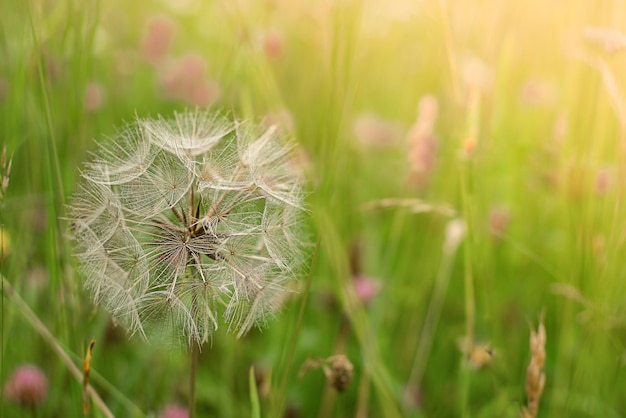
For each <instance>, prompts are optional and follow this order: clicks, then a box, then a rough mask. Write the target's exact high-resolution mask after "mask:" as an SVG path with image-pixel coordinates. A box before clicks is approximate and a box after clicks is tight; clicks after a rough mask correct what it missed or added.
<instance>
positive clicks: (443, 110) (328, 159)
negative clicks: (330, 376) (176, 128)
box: [0, 0, 626, 417]
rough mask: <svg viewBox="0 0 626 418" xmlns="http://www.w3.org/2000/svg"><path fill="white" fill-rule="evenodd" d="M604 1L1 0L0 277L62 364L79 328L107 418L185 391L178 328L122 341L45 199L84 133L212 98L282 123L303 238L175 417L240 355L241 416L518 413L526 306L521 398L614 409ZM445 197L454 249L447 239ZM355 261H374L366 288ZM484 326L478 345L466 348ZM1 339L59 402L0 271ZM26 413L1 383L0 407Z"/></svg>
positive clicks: (37, 344) (63, 389)
mask: <svg viewBox="0 0 626 418" xmlns="http://www.w3.org/2000/svg"><path fill="white" fill-rule="evenodd" d="M620 7H621V6H619V4H618V3H612V2H601V3H597V4H596V3H595V2H585V1H575V2H568V3H567V7H565V6H564V5H563V4H561V3H560V2H554V3H546V2H541V1H514V2H504V1H500V0H479V1H473V2H464V1H456V0H455V1H447V2H446V1H444V0H441V1H426V0H424V1H417V2H408V1H406V2H405V1H401V0H395V1H391V2H377V1H374V0H370V1H365V0H363V1H358V0H345V1H320V2H317V1H315V2H314V1H300V2H290V1H286V0H264V1H259V2H255V1H248V0H239V1H233V2H230V1H224V2H219V1H210V2H203V1H198V0H184V1H174V0H171V1H167V0H162V1H140V2H128V1H127V2H122V1H119V0H112V1H109V2H98V1H94V2H84V1H76V0H63V1H44V0H29V1H23V2H22V1H4V2H3V3H2V13H1V14H0V141H1V142H2V144H3V145H5V146H6V149H7V156H8V157H12V170H11V173H10V182H9V185H8V188H7V191H6V197H5V199H4V201H3V202H2V207H1V212H0V222H1V224H2V235H1V237H2V246H1V248H2V254H0V260H1V263H2V265H1V272H2V275H3V276H4V277H6V278H7V280H8V281H9V282H10V283H12V286H13V287H15V288H16V290H17V292H18V294H19V295H21V297H22V298H23V299H24V300H25V301H26V302H27V303H28V305H29V306H30V307H31V308H32V309H33V310H34V312H35V313H36V314H37V317H38V318H39V319H40V320H41V321H42V322H43V323H44V324H45V325H46V327H47V328H48V329H49V330H50V331H51V333H52V334H53V335H54V337H55V338H56V340H57V342H58V344H59V346H61V347H62V348H63V349H64V350H65V351H66V352H67V353H69V354H71V356H72V358H73V360H74V361H75V363H76V364H77V365H78V366H79V367H80V366H81V364H82V360H81V356H82V353H84V351H85V347H86V344H87V343H88V342H89V340H90V339H91V338H92V337H95V339H96V345H95V348H94V355H93V360H92V368H93V370H92V379H91V381H92V383H93V385H94V387H95V388H96V390H97V391H98V392H99V393H100V394H101V396H102V398H103V399H104V400H105V402H106V403H107V405H108V407H109V408H110V409H111V411H112V412H113V413H114V414H115V416H143V414H145V416H157V415H158V411H159V410H161V409H162V408H163V406H164V405H165V404H167V403H181V404H185V402H186V391H187V373H188V370H187V369H188V364H187V363H188V356H187V353H185V350H184V349H182V348H180V349H179V348H174V349H172V348H170V347H157V346H149V345H146V344H145V343H143V342H142V341H140V340H136V339H134V338H133V339H131V340H129V339H128V338H127V337H126V336H124V335H123V334H121V333H120V331H119V330H118V329H116V328H114V327H113V326H112V324H111V323H110V321H109V319H108V316H107V313H106V312H102V311H100V310H98V309H97V307H94V306H93V305H92V304H91V302H90V300H89V296H88V295H87V294H86V293H85V292H83V290H82V288H81V280H80V278H79V277H78V275H77V273H76V272H75V269H74V260H73V259H72V256H71V252H72V250H71V247H70V245H69V243H68V240H67V225H66V222H65V221H64V220H63V217H64V214H65V206H64V204H65V202H66V199H67V197H68V196H69V195H70V194H71V192H72V191H73V190H74V187H75V184H76V182H77V179H78V178H79V176H80V169H79V167H80V164H81V162H83V161H85V160H86V159H87V158H88V153H89V151H90V150H92V149H93V148H94V145H95V142H94V140H93V139H94V138H102V137H105V136H106V135H110V134H112V133H114V132H115V129H116V127H119V126H122V125H123V124H124V122H125V121H129V120H132V119H133V118H134V117H135V116H148V115H150V116H156V115H157V114H161V115H165V116H167V115H170V114H171V113H172V112H173V111H175V110H182V109H185V108H189V107H194V106H200V107H204V106H207V105H211V106H213V107H214V108H215V109H219V110H221V111H227V112H229V113H231V114H233V115H234V116H236V117H239V118H246V119H252V120H255V121H258V122H262V121H265V122H268V121H269V122H274V123H278V124H279V125H280V126H281V128H282V129H285V130H288V131H290V132H292V134H293V135H294V137H295V138H296V139H297V140H298V142H299V143H300V144H301V145H302V153H301V161H300V163H301V164H303V166H304V167H305V168H306V169H307V170H308V175H309V179H310V189H311V190H310V191H311V193H310V198H309V201H310V202H309V203H310V209H311V230H312V231H313V234H312V235H313V236H314V237H316V239H317V240H319V243H318V247H317V250H316V252H317V255H316V256H313V255H311V272H310V276H309V277H308V278H307V277H306V276H305V277H302V279H301V281H300V283H301V286H300V288H299V289H298V290H299V293H297V294H294V295H293V296H292V297H290V298H289V299H288V300H287V301H286V303H285V306H284V309H283V312H282V314H281V315H279V316H278V317H277V318H276V320H275V321H274V322H273V323H271V324H270V326H269V327H268V328H267V329H264V330H260V331H259V330H255V331H252V332H251V333H249V335H247V336H246V337H244V338H242V339H239V340H237V339H236V338H235V337H234V336H233V335H230V334H228V333H227V332H226V330H223V329H220V330H218V332H216V333H215V335H214V337H213V340H212V342H211V344H210V345H208V346H206V347H204V348H203V352H202V354H201V357H200V367H199V370H198V388H197V390H198V394H197V397H198V407H197V409H198V413H199V416H201V417H242V416H250V415H251V414H252V411H253V405H252V404H251V402H250V399H252V400H253V401H254V400H255V398H256V395H254V394H252V395H251V394H250V391H249V385H248V379H249V370H250V367H251V366H254V370H255V376H256V377H257V380H258V383H259V386H258V398H259V402H260V409H261V415H262V416H268V417H278V416H293V417H314V416H319V417H329V416H336V417H345V416H357V417H365V416H371V417H399V416H410V417H421V416H436V417H456V416H466V417H469V416H475V417H502V416H506V417H514V416H519V414H520V411H521V408H522V406H523V405H524V404H525V402H526V398H525V396H526V395H525V389H524V387H525V378H526V367H527V365H528V362H529V359H530V354H529V334H530V328H531V327H532V328H533V329H535V328H536V323H537V321H538V320H539V318H540V316H541V314H542V312H543V314H544V316H545V324H546V330H547V345H546V351H547V359H546V365H545V373H546V387H545V391H544V393H543V396H542V398H541V401H540V409H539V416H568V417H588V416H594V417H611V416H623V412H622V411H626V401H625V400H624V397H623V393H622V392H623V390H622V388H624V387H625V385H626V377H625V376H624V375H622V373H621V372H622V371H624V370H625V369H624V367H625V364H626V352H625V346H626V332H625V331H626V328H625V324H626V312H625V311H624V309H625V308H624V306H626V305H625V304H624V303H623V300H624V296H625V294H626V293H625V287H626V271H625V266H624V264H622V263H621V261H622V260H621V257H623V256H624V254H625V248H624V244H625V242H624V232H623V231H625V230H626V218H625V216H624V208H623V206H622V205H623V196H624V192H625V191H626V188H625V184H624V179H625V178H626V176H625V175H624V174H625V173H624V162H625V161H626V158H625V157H626V154H625V153H626V102H625V101H624V97H625V96H624V93H625V92H626V90H625V89H626V83H625V81H626V80H624V77H623V74H626V72H625V71H624V70H626V68H625V66H626V51H625V49H626V41H625V39H626V34H624V33H623V32H620V31H619V30H620V28H621V29H626V26H625V25H626V21H625V20H624V19H626V18H625V16H626V14H624V13H623V9H620ZM151 37H152V38H151ZM427 95H429V96H427ZM424 97H430V99H425V100H426V101H424V100H423V99H424ZM433 99H434V102H432V100H433ZM428 100H431V104H432V103H435V104H436V108H437V110H436V111H435V112H434V113H435V116H434V117H432V118H431V119H430V120H429V121H424V117H423V113H422V111H420V112H419V113H416V110H417V109H418V104H419V103H427V101H428ZM431 110H432V109H431ZM418 115H419V116H418ZM431 116H432V115H431ZM269 122H268V123H269ZM383 199H386V200H383ZM457 218H458V219H461V220H463V222H464V225H465V233H464V235H463V237H462V242H461V243H460V247H459V248H458V251H457V250H456V248H455V247H454V248H452V249H450V247H449V245H450V240H451V239H453V237H451V236H450V235H448V237H446V230H447V229H446V228H447V226H448V225H449V222H450V221H451V220H453V219H457ZM448 231H450V230H448ZM446 242H447V243H448V244H446ZM446 245H448V246H446ZM446 248H448V250H447V251H446ZM313 260H315V262H314V263H313ZM357 274H360V275H367V276H371V277H375V278H377V280H378V281H379V282H380V284H381V290H380V293H378V294H377V295H376V296H375V297H374V299H373V300H372V301H371V302H370V303H368V304H367V305H365V304H363V303H361V301H360V300H359V299H358V294H357V292H356V291H355V288H354V286H353V276H354V275H357ZM309 279H310V289H309V288H308V285H307V280H309ZM304 302H306V304H305V305H302V304H303V303H304ZM301 308H302V309H303V311H302V314H303V315H302V317H301V319H300V318H299V314H300V309H301ZM437 308H438V309H437ZM429 311H430V312H432V314H430V316H429V314H428V312H429ZM428 324H429V325H428ZM464 337H465V341H466V344H465V346H466V347H465V348H466V349H465V351H463V350H461V347H462V345H463V344H461V343H460V342H461V341H462V340H463V338H464ZM468 341H469V346H468V345H467V342H468ZM420 347H421V348H420ZM484 347H490V348H489V353H492V352H493V354H494V355H493V358H488V359H487V360H485V361H484V363H483V362H478V363H477V360H476V358H474V357H473V356H472V354H475V353H474V351H473V350H474V349H479V348H484ZM492 349H493V351H492ZM334 354H346V355H347V356H348V358H350V359H351V361H352V362H353V364H354V367H355V370H354V381H353V382H352V384H351V386H350V387H349V388H348V389H347V390H346V391H345V392H343V393H335V392H333V390H332V389H330V388H329V386H328V385H327V382H326V377H325V375H324V373H323V371H322V370H321V369H312V370H308V371H306V373H304V375H303V376H298V375H299V372H300V370H301V367H302V366H303V365H304V364H305V362H306V360H307V359H324V358H328V357H330V356H332V355H334ZM0 361H1V368H0V369H1V370H0V377H1V381H2V382H4V381H6V379H7V378H8V376H9V375H10V374H11V372H12V370H13V369H14V368H15V367H16V366H17V365H18V364H22V363H33V364H36V365H38V366H39V367H40V368H41V369H42V370H43V371H44V372H45V373H46V374H47V376H48V378H49V393H48V397H47V400H46V401H45V402H44V403H43V404H42V405H40V406H38V407H37V408H36V410H35V412H34V414H35V415H34V416H39V417H44V416H45V417H79V416H81V415H82V407H81V405H82V388H81V384H80V383H79V382H77V381H75V380H74V378H73V377H72V376H71V374H70V373H69V372H68V370H67V368H66V367H65V366H64V364H63V363H62V362H61V361H60V360H59V359H58V358H57V357H56V355H55V354H54V351H53V350H52V349H51V347H50V345H49V344H47V343H46V342H44V340H43V339H42V338H41V337H40V335H39V334H38V333H37V331H36V329H34V328H33V327H32V326H31V325H30V323H29V322H28V321H27V320H26V319H25V317H24V312H23V310H20V309H19V308H18V307H17V305H16V304H15V303H13V301H12V299H11V298H10V297H9V296H8V295H7V294H5V292H4V291H3V298H2V353H1V356H0ZM416 364H417V366H416ZM479 366H480V367H479ZM285 410H287V411H288V412H287V413H285ZM25 411H26V410H25V409H22V408H21V407H20V406H18V405H15V404H14V403H11V402H9V401H5V400H4V399H3V402H1V406H0V416H4V417H14V416H22V415H21V414H23V413H24V412H25ZM139 411H141V413H140V412H139ZM92 414H93V415H94V416H101V412H99V411H98V410H97V409H96V408H93V406H92Z"/></svg>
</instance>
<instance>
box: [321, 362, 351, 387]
mask: <svg viewBox="0 0 626 418" xmlns="http://www.w3.org/2000/svg"><path fill="white" fill-rule="evenodd" d="M324 373H325V374H326V378H327V379H328V382H329V383H330V384H331V386H332V387H333V388H335V389H336V390H337V391H338V392H344V391H346V390H347V389H348V387H350V383H352V377H353V376H354V366H353V365H352V362H351V361H350V360H349V359H348V357H346V356H345V355H343V354H337V355H334V356H330V357H328V358H327V359H326V364H325V365H324Z"/></svg>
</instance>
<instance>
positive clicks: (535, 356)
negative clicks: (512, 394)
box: [522, 315, 546, 418]
mask: <svg viewBox="0 0 626 418" xmlns="http://www.w3.org/2000/svg"><path fill="white" fill-rule="evenodd" d="M545 347H546V328H545V326H544V325H543V315H542V316H541V319H540V320H539V327H538V328H537V332H535V331H531V332H530V353H531V358H530V364H529V365H528V369H526V398H527V403H526V406H524V407H523V408H522V417H523V418H534V417H536V416H537V411H538V410H539V400H540V399H541V394H542V393H543V388H544V386H545V384H546V375H545V373H544V372H543V365H544V363H545V360H546V349H545Z"/></svg>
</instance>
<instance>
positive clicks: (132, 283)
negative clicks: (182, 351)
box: [69, 111, 304, 345]
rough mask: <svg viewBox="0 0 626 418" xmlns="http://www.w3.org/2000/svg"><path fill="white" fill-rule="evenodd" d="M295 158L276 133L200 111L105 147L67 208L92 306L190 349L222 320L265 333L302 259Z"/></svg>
mask: <svg viewBox="0 0 626 418" xmlns="http://www.w3.org/2000/svg"><path fill="white" fill-rule="evenodd" d="M292 151H293V146H291V145H288V144H286V143H285V141H281V138H280V137H279V136H278V135H277V134H276V128H274V127H270V128H269V129H266V130H260V128H258V127H256V126H253V125H251V124H248V123H244V122H236V121H235V122H232V121H230V120H228V119H227V118H225V117H223V116H220V115H211V114H208V113H202V112H198V111H196V112H187V113H180V114H176V115H175V117H174V119H172V120H165V119H163V118H159V119H157V120H137V121H136V122H135V123H132V124H130V125H128V126H126V127H125V128H124V129H123V130H122V131H121V132H119V133H118V134H117V136H115V137H114V138H112V140H111V141H109V142H106V143H102V144H101V145H100V147H99V148H98V150H97V151H96V153H95V158H94V160H93V161H91V162H90V163H88V164H86V166H85V167H84V169H83V171H82V177H83V179H84V181H83V182H82V183H81V185H80V187H79V189H78V191H77V193H76V194H75V195H74V197H73V199H72V203H71V206H70V208H69V218H70V220H71V225H72V233H73V238H74V240H75V242H76V250H77V256H78V260H79V263H80V271H81V273H82V275H83V276H84V278H85V287H86V288H87V289H88V290H89V291H90V292H91V294H92V296H93V300H94V302H95V303H97V304H100V305H103V306H104V307H105V308H106V309H107V310H108V311H110V313H111V315H112V317H113V318H114V320H115V321H116V323H119V324H121V325H123V326H124V327H125V328H126V329H127V330H128V331H129V332H130V333H131V334H140V335H141V336H143V337H144V338H146V339H151V338H152V337H153V335H158V334H162V335H165V336H170V335H173V336H174V337H175V340H176V339H178V340H179V341H180V340H182V341H186V342H187V343H188V344H190V345H191V344H194V343H197V344H198V345H200V344H202V343H204V342H206V341H207V340H208V338H209V336H210V335H211V333H212V332H213V331H214V330H216V329H217V328H218V324H219V323H220V322H221V320H220V317H223V320H224V322H225V323H226V324H227V325H228V327H229V329H230V330H231V331H234V332H236V333H237V335H238V337H241V336H243V335H244V334H245V333H246V332H247V331H248V330H249V329H250V328H251V327H253V326H255V325H257V326H262V325H264V324H265V323H266V322H267V320H268V319H269V318H270V317H271V316H272V315H273V314H274V313H275V312H276V310H277V309H278V308H279V306H276V305H277V301H279V300H280V299H281V298H280V296H281V295H282V294H283V293H284V292H286V291H287V285H288V284H289V282H290V281H291V280H292V279H293V278H294V276H295V274H296V269H297V268H298V266H299V265H300V264H301V262H302V261H303V258H304V253H303V249H304V245H303V240H302V238H301V234H300V227H301V222H300V219H301V215H302V213H303V191H302V187H303V181H302V180H303V178H302V175H301V174H300V173H299V172H298V170H297V167H296V166H295V165H293V164H292V163H291V161H290V159H291V157H292ZM155 331H156V332H155ZM176 337H178V338H176Z"/></svg>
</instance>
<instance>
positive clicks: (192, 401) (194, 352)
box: [189, 341, 200, 418]
mask: <svg viewBox="0 0 626 418" xmlns="http://www.w3.org/2000/svg"><path fill="white" fill-rule="evenodd" d="M199 351H200V344H199V343H197V342H195V341H194V342H192V343H191V363H190V367H189V418H195V416H196V370H197V368H198V354H199Z"/></svg>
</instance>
